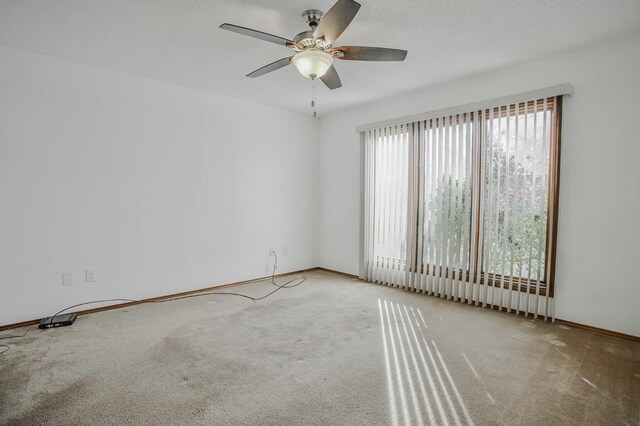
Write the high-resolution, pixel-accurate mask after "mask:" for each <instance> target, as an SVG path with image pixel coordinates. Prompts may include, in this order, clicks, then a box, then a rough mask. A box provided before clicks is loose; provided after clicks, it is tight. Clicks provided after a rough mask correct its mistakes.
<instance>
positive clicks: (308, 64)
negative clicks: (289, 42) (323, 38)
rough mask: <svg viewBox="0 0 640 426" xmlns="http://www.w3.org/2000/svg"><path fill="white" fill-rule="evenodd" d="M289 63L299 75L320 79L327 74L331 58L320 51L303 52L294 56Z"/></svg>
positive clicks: (331, 61)
mask: <svg viewBox="0 0 640 426" xmlns="http://www.w3.org/2000/svg"><path fill="white" fill-rule="evenodd" d="M291 62H293V66H294V67H296V69H297V70H298V72H299V73H300V74H302V75H303V76H305V77H307V78H312V79H313V78H318V77H322V76H323V75H324V73H326V72H327V70H328V69H329V67H330V66H331V64H332V63H333V57H332V56H331V55H329V54H328V53H326V52H322V51H320V50H305V51H304V52H300V53H298V54H296V55H295V56H294V57H293V59H292V60H291Z"/></svg>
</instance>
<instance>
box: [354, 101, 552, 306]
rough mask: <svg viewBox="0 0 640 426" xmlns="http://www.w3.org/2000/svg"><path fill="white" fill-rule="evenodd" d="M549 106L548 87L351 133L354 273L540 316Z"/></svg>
mask: <svg viewBox="0 0 640 426" xmlns="http://www.w3.org/2000/svg"><path fill="white" fill-rule="evenodd" d="M561 111H562V96H553V97H544V98H540V99H533V100H522V101H517V102H513V103H508V104H504V105H496V106H489V107H485V108H481V109H474V110H470V111H466V112H459V113H458V112H457V113H455V114H443V115H434V116H432V117H428V118H425V119H421V120H418V121H413V122H410V123H406V124H398V125H392V126H385V127H380V128H377V129H371V130H367V131H365V132H362V133H361V135H362V139H361V140H362V147H363V187H362V189H363V209H362V210H363V225H362V226H363V251H362V257H361V269H362V271H361V278H363V279H368V280H371V281H374V282H380V283H384V284H389V285H394V286H398V287H403V288H408V289H411V290H414V291H419V292H423V293H428V294H432V295H436V296H439V297H446V298H451V299H454V300H460V301H462V302H467V303H473V304H481V305H483V306H487V305H488V306H491V307H498V308H500V309H505V310H507V311H510V310H515V311H516V312H520V311H523V312H525V313H529V312H532V313H533V314H534V315H536V316H537V315H538V313H542V314H544V315H545V317H546V316H547V315H548V313H549V299H550V298H552V296H553V283H554V280H553V279H554V270H555V268H554V263H555V240H556V234H557V231H556V227H557V207H558V172H559V169H558V165H559V152H560V123H561ZM540 302H542V303H540Z"/></svg>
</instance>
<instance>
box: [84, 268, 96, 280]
mask: <svg viewBox="0 0 640 426" xmlns="http://www.w3.org/2000/svg"><path fill="white" fill-rule="evenodd" d="M84 280H85V281H86V282H88V283H95V282H96V281H97V276H96V270H95V269H87V270H85V271H84Z"/></svg>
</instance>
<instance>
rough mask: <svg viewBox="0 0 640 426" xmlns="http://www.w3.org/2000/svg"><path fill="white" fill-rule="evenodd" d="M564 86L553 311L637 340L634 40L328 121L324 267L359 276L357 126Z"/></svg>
mask: <svg viewBox="0 0 640 426" xmlns="http://www.w3.org/2000/svg"><path fill="white" fill-rule="evenodd" d="M413 54H419V53H418V52H414V53H413ZM424 71H425V72H427V73H428V72H429V70H428V69H425V70H424ZM389 77H391V76H389ZM565 82H570V83H572V84H573V85H574V89H575V95H574V96H573V97H572V98H568V99H567V100H566V102H565V109H564V134H563V140H562V158H561V180H560V211H559V229H558V258H557V275H556V282H557V305H556V314H557V317H558V318H562V319H565V320H569V321H574V322H579V323H582V324H588V325H592V326H596V327H601V328H605V329H610V330H615V331H619V332H623V333H628V334H633V335H636V336H640V249H639V247H640V219H639V218H640V189H638V185H639V184H640V160H639V159H640V118H639V116H640V39H633V40H629V41H624V42H617V43H614V44H610V45H606V46H600V47H597V48H592V49H589V50H584V51H580V52H569V53H566V54H564V55H561V56H557V57H554V58H550V59H545V60H540V61H535V62H530V63H527V64H522V65H519V66H515V67H512V68H508V69H502V70H498V71H495V72H492V73H487V74H482V75H477V76H474V77H472V78H468V79H465V80H458V81H453V82H450V83H447V84H443V85H439V86H436V87H430V88H427V89H424V90H422V91H419V92H416V93H411V94H407V95H405V96H401V97H396V98H392V99H387V100H384V101H380V102H376V103H373V104H369V105H366V106H363V107H360V108H357V109H352V110H348V111H343V112H340V113H335V114H333V115H331V116H329V117H326V118H324V119H323V120H322V122H321V138H320V144H321V148H320V150H321V163H320V164H321V179H322V180H321V214H320V221H321V232H320V254H319V255H320V257H319V260H320V265H321V266H323V267H326V268H330V269H335V270H339V271H343V272H347V273H352V274H357V273H358V238H359V236H358V232H359V225H358V224H359V143H358V141H359V137H358V135H357V134H356V133H355V127H356V125H359V124H366V123H371V122H375V121H380V120H384V119H389V118H394V117H400V116H405V115H410V114H416V113H421V112H427V111H431V110H436V109H440V108H445V107H451V106H456V105H462V104H466V103H471V102H476V101H482V100H487V99H492V98H496V97H500V96H507V95H511V94H516V93H520V92H525V91H529V90H535V89H539V88H543V87H548V86H552V85H555V84H559V83H565Z"/></svg>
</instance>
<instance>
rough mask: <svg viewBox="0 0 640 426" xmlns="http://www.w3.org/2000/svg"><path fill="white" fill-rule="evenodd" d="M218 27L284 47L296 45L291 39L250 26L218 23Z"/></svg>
mask: <svg viewBox="0 0 640 426" xmlns="http://www.w3.org/2000/svg"><path fill="white" fill-rule="evenodd" d="M220 28H222V29H223V30H227V31H232V32H234V33H238V34H242V35H246V36H249V37H253V38H257V39H260V40H264V41H269V42H271V43H275V44H279V45H281V46H285V47H292V46H296V43H295V42H293V41H291V40H288V39H286V38H283V37H278V36H275V35H273V34H268V33H264V32H262V31H258V30H252V29H251V28H245V27H240V26H238V25H233V24H222V25H220Z"/></svg>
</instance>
